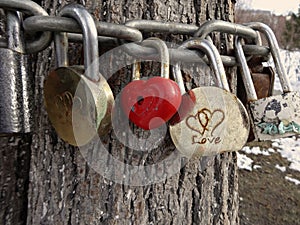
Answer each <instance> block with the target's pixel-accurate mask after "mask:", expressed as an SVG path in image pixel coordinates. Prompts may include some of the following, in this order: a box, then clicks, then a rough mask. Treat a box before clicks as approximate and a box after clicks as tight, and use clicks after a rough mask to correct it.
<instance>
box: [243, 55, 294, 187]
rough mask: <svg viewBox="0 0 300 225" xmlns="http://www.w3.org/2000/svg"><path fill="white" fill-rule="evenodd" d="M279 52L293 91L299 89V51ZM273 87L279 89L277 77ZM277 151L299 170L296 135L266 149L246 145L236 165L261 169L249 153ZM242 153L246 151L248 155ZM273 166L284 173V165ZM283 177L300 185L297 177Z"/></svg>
mask: <svg viewBox="0 0 300 225" xmlns="http://www.w3.org/2000/svg"><path fill="white" fill-rule="evenodd" d="M281 53H282V59H283V62H284V64H285V66H286V70H287V73H288V75H289V78H290V82H291V85H292V87H293V89H294V90H295V91H300V51H298V52H288V51H281ZM274 89H275V90H281V88H280V82H279V80H278V78H277V79H276V80H275V87H274ZM277 152H278V153H280V154H281V156H282V157H283V158H286V159H287V160H288V161H289V162H290V164H289V168H290V169H292V170H295V171H297V172H300V138H299V139H298V140H297V138H296V137H292V138H284V139H279V140H274V142H273V143H272V148H268V149H263V148H261V147H251V148H250V147H247V146H246V147H244V148H243V149H242V151H240V152H239V153H238V166H239V168H240V169H244V170H248V171H252V170H257V169H263V168H261V166H258V165H255V162H254V161H253V160H252V159H251V158H250V157H251V154H254V155H261V157H264V156H269V155H271V154H275V153H277ZM244 153H247V155H248V156H247V155H246V154H244ZM249 154H250V156H249ZM275 168H276V169H278V170H280V171H281V172H282V173H285V172H286V169H287V168H286V167H285V166H282V165H278V164H277V165H275ZM285 179H286V180H287V181H289V182H292V183H294V184H295V185H299V186H300V180H298V179H295V178H293V177H291V176H285Z"/></svg>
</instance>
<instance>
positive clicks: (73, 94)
mask: <svg viewBox="0 0 300 225" xmlns="http://www.w3.org/2000/svg"><path fill="white" fill-rule="evenodd" d="M60 15H61V16H70V17H73V18H75V19H76V20H78V22H79V24H80V25H81V27H82V29H83V35H84V38H83V40H84V43H83V45H84V67H83V66H73V67H68V57H67V47H68V40H67V36H66V35H64V34H56V38H55V45H56V56H57V63H58V66H60V67H59V68H58V69H56V70H55V71H53V72H52V73H50V75H49V76H48V77H47V78H46V80H45V84H44V100H45V106H46V109H47V112H48V116H49V119H50V121H51V123H52V125H53V126H54V128H55V130H56V131H57V133H58V135H59V136H60V137H61V138H62V139H63V140H64V141H66V142H68V143H70V144H72V145H75V146H82V145H85V144H87V143H88V142H89V141H90V140H91V139H92V138H93V137H94V136H95V134H96V133H97V131H98V134H99V135H103V134H105V133H107V132H108V131H109V127H110V122H111V115H110V114H111V109H112V106H113V101H114V98H113V94H112V91H111V89H110V87H109V85H108V83H107V82H106V80H105V78H104V77H103V76H102V75H101V74H100V73H99V61H98V55H99V53H98V40H97V29H96V25H95V23H94V20H93V19H92V17H91V15H90V14H89V13H88V12H87V11H86V9H85V8H84V7H83V6H81V5H77V4H72V5H68V6H67V7H65V8H63V9H62V10H61V11H60Z"/></svg>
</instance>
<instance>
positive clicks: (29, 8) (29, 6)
mask: <svg viewBox="0 0 300 225" xmlns="http://www.w3.org/2000/svg"><path fill="white" fill-rule="evenodd" d="M0 8H4V9H8V10H12V11H20V12H23V13H25V14H27V15H35V16H49V15H48V13H47V12H46V11H45V10H44V9H43V8H42V7H41V6H40V5H38V4H37V3H35V2H33V1H31V0H22V1H20V0H1V1H0ZM51 41H52V34H51V32H43V33H42V34H41V35H40V36H39V37H38V38H36V39H35V40H33V41H30V42H26V43H25V52H26V53H27V54H30V53H36V52H39V51H42V50H44V49H45V48H47V47H48V46H49V44H50V42H51Z"/></svg>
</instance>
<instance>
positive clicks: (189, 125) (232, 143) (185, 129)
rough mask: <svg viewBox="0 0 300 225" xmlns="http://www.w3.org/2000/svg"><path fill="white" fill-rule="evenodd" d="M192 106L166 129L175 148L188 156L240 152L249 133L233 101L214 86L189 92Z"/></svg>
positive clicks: (231, 97) (233, 97) (241, 109)
mask: <svg viewBox="0 0 300 225" xmlns="http://www.w3.org/2000/svg"><path fill="white" fill-rule="evenodd" d="M192 92H193V93H194V95H195V96H196V99H198V101H196V103H195V105H194V107H193V108H192V110H191V111H190V113H189V114H188V115H186V117H185V118H184V119H183V120H182V121H181V122H180V123H178V124H176V125H174V126H170V133H171V137H172V140H173V142H174V144H175V146H176V147H177V149H178V150H179V151H180V152H181V153H183V154H184V155H186V156H188V157H191V156H192V154H195V155H196V156H207V155H216V154H219V153H222V152H224V151H229V150H230V151H237V150H240V149H241V148H242V147H243V146H244V144H245V143H246V139H247V138H246V139H245V137H248V133H249V119H248V115H247V114H245V112H246V111H245V109H244V108H243V106H242V105H241V104H237V98H236V97H235V96H234V95H233V94H231V93H229V92H227V91H225V90H223V89H221V88H218V87H201V88H196V89H193V90H192Z"/></svg>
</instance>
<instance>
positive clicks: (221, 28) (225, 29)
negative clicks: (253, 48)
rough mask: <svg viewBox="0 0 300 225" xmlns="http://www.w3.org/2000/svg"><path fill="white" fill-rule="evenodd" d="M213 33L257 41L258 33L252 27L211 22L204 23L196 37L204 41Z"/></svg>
mask: <svg viewBox="0 0 300 225" xmlns="http://www.w3.org/2000/svg"><path fill="white" fill-rule="evenodd" d="M212 32H220V33H227V34H233V35H238V36H241V37H245V38H250V39H254V40H256V39H257V33H256V32H255V31H254V30H253V29H251V28H250V27H246V26H244V25H240V24H235V23H231V22H227V21H223V20H209V21H206V22H204V23H203V24H202V25H201V26H200V28H199V29H198V30H197V31H196V32H195V34H194V37H199V38H201V39H204V38H206V37H207V36H208V35H209V34H210V33H212Z"/></svg>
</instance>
